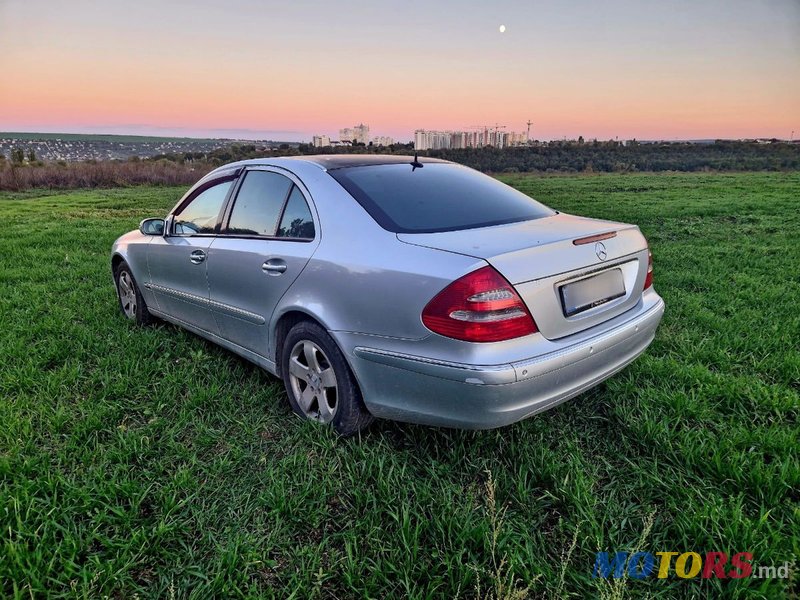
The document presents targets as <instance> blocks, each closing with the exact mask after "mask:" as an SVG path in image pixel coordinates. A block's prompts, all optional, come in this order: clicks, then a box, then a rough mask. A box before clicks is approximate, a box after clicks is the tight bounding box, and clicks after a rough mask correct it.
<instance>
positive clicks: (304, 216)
mask: <svg viewBox="0 0 800 600" xmlns="http://www.w3.org/2000/svg"><path fill="white" fill-rule="evenodd" d="M278 237H284V238H300V239H306V240H313V239H314V221H313V220H312V219H311V211H310V210H308V204H306V199H305V198H304V197H303V194H302V192H301V191H300V190H299V189H298V188H297V186H295V187H294V188H292V193H291V194H289V200H288V202H287V203H286V209H285V210H284V211H283V217H281V224H280V227H278Z"/></svg>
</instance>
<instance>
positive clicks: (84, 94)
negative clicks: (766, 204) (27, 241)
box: [0, 0, 800, 142]
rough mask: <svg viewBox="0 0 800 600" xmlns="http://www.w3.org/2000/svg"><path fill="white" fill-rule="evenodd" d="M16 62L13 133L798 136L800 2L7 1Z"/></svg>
mask: <svg viewBox="0 0 800 600" xmlns="http://www.w3.org/2000/svg"><path fill="white" fill-rule="evenodd" d="M501 24H502V25H505V31H503V32H501V31H500V30H499V26H500V25H501ZM0 66H1V67H2V69H3V76H2V77H0V130H2V131H20V132H24V131H29V132H58V133H105V134H108V133H116V134H133V135H159V136H179V137H183V136H186V137H215V138H234V139H260V140H262V139H273V140H281V141H305V142H311V140H312V136H313V135H317V134H326V135H329V136H331V138H332V139H333V138H334V137H335V136H336V135H337V132H338V131H339V130H340V129H342V128H344V127H352V126H353V125H355V124H358V123H361V122H363V123H369V124H370V127H371V132H372V133H371V135H372V136H373V137H374V136H383V137H387V138H393V139H395V140H397V141H401V142H407V141H410V140H412V139H413V137H414V132H415V131H416V130H418V129H424V130H433V131H463V130H466V129H469V128H470V127H472V126H474V125H479V124H482V123H489V122H491V123H495V122H496V123H500V124H502V125H505V126H507V128H508V131H524V130H525V128H526V126H525V123H526V122H527V121H528V119H530V120H531V121H533V126H532V127H531V138H532V139H539V140H551V139H562V138H570V139H575V138H577V137H578V136H583V137H584V138H585V139H594V138H597V139H601V140H604V139H614V138H619V139H632V138H636V139H649V140H655V139H664V140H675V139H714V138H731V139H737V138H756V137H767V138H769V137H777V138H783V139H785V138H788V137H790V136H791V134H792V131H795V132H800V3H798V2H796V1H795V0H765V1H764V2H758V3H754V2H749V1H746V0H728V1H725V0H705V1H700V2H696V1H689V0H672V1H668V2H661V3H652V2H641V1H637V0H610V1H609V2H603V3H595V2H591V1H589V0H564V1H556V0H541V1H539V2H536V3H527V2H509V1H498V2H492V3H486V2H477V1H471V0H459V1H456V0H441V1H439V2H436V3H424V2H421V1H419V0H407V1H406V2H403V3H397V2H381V1H377V0H376V1H375V2H372V3H366V4H365V3H361V2H357V1H356V0H342V1H341V2H336V3H328V2H322V1H311V0H300V1H298V2H292V3H285V2H283V3H277V2H275V3H270V2H268V3H265V4H259V5H256V4H254V3H250V2H246V1H245V0H231V1H230V2H229V3H225V4H220V3H212V2H210V1H207V0H200V1H196V2H188V1H185V0H177V1H175V2H170V3H163V2H160V1H157V0H140V1H139V2H136V3H127V2H122V1H121V0H108V2H104V3H100V4H98V3H96V2H91V1H89V0H74V1H73V2H70V3H52V2H46V1H44V0H4V1H2V2H0ZM797 135H798V134H797V133H795V137H797Z"/></svg>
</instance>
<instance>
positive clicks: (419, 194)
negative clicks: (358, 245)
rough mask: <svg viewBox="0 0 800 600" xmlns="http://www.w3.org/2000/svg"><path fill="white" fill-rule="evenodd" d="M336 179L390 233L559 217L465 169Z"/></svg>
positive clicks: (368, 171)
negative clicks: (552, 216)
mask: <svg viewBox="0 0 800 600" xmlns="http://www.w3.org/2000/svg"><path fill="white" fill-rule="evenodd" d="M329 173H330V175H331V176H332V177H333V178H334V179H336V181H338V182H339V183H340V184H341V185H342V187H344V189H346V190H347V191H348V192H350V194H351V195H352V196H353V197H354V198H355V199H356V200H357V201H358V202H359V204H361V206H363V207H364V208H365V209H366V211H367V212H368V213H369V214H370V215H372V218H373V219H375V220H376V221H377V222H378V224H379V225H380V226H381V227H383V228H384V229H388V230H389V231H394V232H396V233H433V232H437V231H454V230H458V229H473V228H476V227H488V226H490V225H502V224H504V223H515V222H517V221H530V220H531V219H540V218H542V217H549V216H551V215H554V214H555V211H553V210H551V209H549V208H547V207H546V206H544V205H543V204H539V203H538V202H536V200H533V199H532V198H529V197H528V196H526V195H525V194H523V193H522V192H518V191H517V190H515V189H514V188H512V187H510V186H507V185H506V184H504V183H500V182H499V181H497V180H496V179H494V178H493V177H489V176H488V175H483V174H482V173H479V172H478V171H474V170H472V169H468V168H466V167H462V166H459V165H453V164H439V163H426V164H425V166H424V167H422V168H417V169H413V170H412V167H411V165H410V164H391V165H370V166H362V167H347V168H342V169H332V170H331V171H329Z"/></svg>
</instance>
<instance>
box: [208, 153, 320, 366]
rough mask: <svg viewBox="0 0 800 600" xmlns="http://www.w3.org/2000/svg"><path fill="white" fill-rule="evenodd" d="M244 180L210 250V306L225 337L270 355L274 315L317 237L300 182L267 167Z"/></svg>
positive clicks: (316, 243)
mask: <svg viewBox="0 0 800 600" xmlns="http://www.w3.org/2000/svg"><path fill="white" fill-rule="evenodd" d="M243 177H244V179H243V180H242V182H241V184H240V185H239V188H238V191H237V192H236V198H235V199H234V200H233V202H232V207H231V208H230V210H229V211H228V213H229V214H228V216H227V217H226V218H225V219H224V221H223V223H222V226H221V230H220V233H219V235H218V236H217V237H216V238H215V239H214V241H213V243H212V244H211V247H210V248H209V253H208V261H207V262H208V283H209V288H210V293H211V296H210V297H211V307H212V310H213V311H214V314H215V317H216V320H217V321H218V322H219V325H220V330H221V335H222V337H224V338H226V339H228V340H230V341H231V342H233V343H235V344H237V345H239V346H241V347H243V348H246V349H247V350H250V351H252V352H255V353H257V354H260V355H261V356H265V357H266V356H267V354H268V351H267V349H268V347H269V339H268V330H269V327H268V326H269V321H270V317H271V316H272V312H273V310H274V309H275V306H276V305H277V304H278V301H279V300H280V299H281V297H282V296H283V295H284V293H286V290H287V289H289V286H290V285H291V284H292V282H293V281H294V280H295V279H296V278H297V276H298V275H299V274H300V272H301V271H302V270H303V268H304V267H305V266H306V264H307V263H308V260H309V259H310V258H311V255H312V254H313V253H314V250H315V249H316V247H317V245H318V243H319V237H318V236H317V235H316V231H315V226H314V219H313V217H312V215H311V210H310V208H309V206H310V204H309V202H308V200H307V199H306V197H305V195H304V193H303V191H302V190H301V188H300V187H299V181H296V180H294V179H292V178H290V176H288V174H283V173H279V172H276V171H273V170H270V169H266V168H253V169H250V170H248V171H247V172H246V174H245V175H244V176H243Z"/></svg>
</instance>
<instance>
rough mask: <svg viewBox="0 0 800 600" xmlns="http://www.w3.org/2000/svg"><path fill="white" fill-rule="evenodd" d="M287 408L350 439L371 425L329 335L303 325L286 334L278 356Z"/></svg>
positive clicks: (370, 419)
mask: <svg viewBox="0 0 800 600" xmlns="http://www.w3.org/2000/svg"><path fill="white" fill-rule="evenodd" d="M281 360H282V364H281V373H282V374H283V381H284V385H285V386H286V393H287V394H288V396H289V404H290V405H291V407H292V410H294V412H296V413H297V414H299V415H301V416H303V417H305V418H307V419H311V420H313V421H318V422H320V423H323V424H325V425H330V426H331V427H333V428H334V430H336V432H337V433H339V434H340V435H344V436H349V435H353V434H354V433H357V432H358V431H360V430H362V429H364V428H365V427H366V426H367V425H369V423H370V422H371V421H372V416H371V415H370V414H369V412H368V411H367V409H366V407H365V406H364V402H363V400H362V398H361V391H360V390H359V388H358V383H356V380H355V378H354V377H353V374H352V373H351V372H350V367H349V366H348V365H347V362H346V361H345V359H344V356H342V353H341V352H340V351H339V348H338V347H337V346H336V343H335V342H334V341H333V338H331V336H330V335H328V332H326V331H325V330H324V329H323V328H322V327H320V326H319V325H317V324H316V323H311V322H308V321H303V322H300V323H298V324H297V325H295V326H294V327H292V328H291V329H290V330H289V333H288V335H287V336H286V339H285V340H284V343H283V352H282V353H281Z"/></svg>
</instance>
